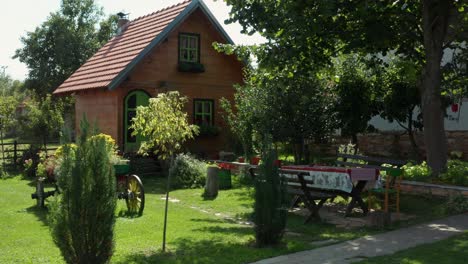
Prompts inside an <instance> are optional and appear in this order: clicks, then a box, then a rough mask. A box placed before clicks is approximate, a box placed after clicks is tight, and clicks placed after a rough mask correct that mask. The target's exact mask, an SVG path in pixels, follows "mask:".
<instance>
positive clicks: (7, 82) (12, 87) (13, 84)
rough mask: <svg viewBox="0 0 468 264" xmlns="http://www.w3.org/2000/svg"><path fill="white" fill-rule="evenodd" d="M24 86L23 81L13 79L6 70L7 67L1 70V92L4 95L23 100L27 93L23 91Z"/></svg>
mask: <svg viewBox="0 0 468 264" xmlns="http://www.w3.org/2000/svg"><path fill="white" fill-rule="evenodd" d="M0 68H2V67H0ZM23 88H24V86H23V82H21V81H18V80H13V79H12V78H11V77H10V76H9V75H8V74H7V73H6V72H5V69H3V71H0V94H1V95H2V96H13V97H15V98H16V99H17V100H22V99H24V98H25V96H26V93H25V92H24V91H23Z"/></svg>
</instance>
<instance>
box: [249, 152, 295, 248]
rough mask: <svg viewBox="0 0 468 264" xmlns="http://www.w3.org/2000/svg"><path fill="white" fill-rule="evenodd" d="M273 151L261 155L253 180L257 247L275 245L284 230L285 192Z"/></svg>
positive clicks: (285, 214)
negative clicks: (256, 173) (257, 172)
mask: <svg viewBox="0 0 468 264" xmlns="http://www.w3.org/2000/svg"><path fill="white" fill-rule="evenodd" d="M275 160H276V158H275V155H274V153H273V151H272V150H271V149H270V150H267V151H264V153H263V154H262V161H263V162H262V163H261V164H260V166H259V174H258V177H256V178H255V205H254V223H255V240H256V243H257V246H258V247H265V246H270V245H276V244H278V243H279V242H280V241H281V238H282V237H283V234H284V230H285V228H286V217H287V209H286V192H285V185H284V183H283V181H282V180H281V177H280V175H279V171H278V167H277V166H276V165H275V164H274V161H275Z"/></svg>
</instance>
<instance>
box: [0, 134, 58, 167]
mask: <svg viewBox="0 0 468 264" xmlns="http://www.w3.org/2000/svg"><path fill="white" fill-rule="evenodd" d="M58 144H59V143H58V142H47V149H44V145H43V144H42V143H39V142H18V141H16V140H15V141H14V142H11V143H3V144H1V143H0V161H1V162H0V163H2V164H9V165H13V166H16V165H18V162H19V160H20V159H21V157H22V156H23V153H24V152H25V151H28V150H30V148H31V146H37V147H38V148H39V149H40V150H42V151H47V152H48V153H50V152H51V151H55V150H56V149H57V148H58ZM2 150H3V151H2Z"/></svg>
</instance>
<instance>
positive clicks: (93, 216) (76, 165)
mask: <svg viewBox="0 0 468 264" xmlns="http://www.w3.org/2000/svg"><path fill="white" fill-rule="evenodd" d="M108 149H109V146H108V144H107V142H106V140H105V139H104V138H102V137H94V138H90V137H89V135H88V124H87V121H86V119H84V121H83V122H82V123H81V135H80V138H79V142H78V147H77V149H76V153H74V152H75V151H72V149H71V148H70V147H69V145H64V146H63V162H62V166H61V169H60V172H59V175H58V185H59V188H60V189H61V194H62V195H61V196H60V197H59V198H58V199H57V200H56V201H55V202H54V203H52V208H51V213H50V216H49V219H50V226H51V232H52V236H53V239H54V242H55V244H56V245H57V246H58V247H59V249H60V251H61V253H62V256H63V257H64V259H65V260H66V262H68V263H83V264H84V263H107V262H108V261H109V260H110V258H111V256H112V253H113V250H114V232H113V230H114V224H115V209H116V197H115V184H116V183H115V176H114V169H113V166H112V164H111V163H110V155H109V151H108Z"/></svg>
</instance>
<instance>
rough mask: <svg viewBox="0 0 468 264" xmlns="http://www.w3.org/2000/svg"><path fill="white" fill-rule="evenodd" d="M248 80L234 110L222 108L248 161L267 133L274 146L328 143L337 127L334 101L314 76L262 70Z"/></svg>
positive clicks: (250, 73) (240, 88) (250, 74)
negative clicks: (275, 144) (309, 140)
mask: <svg viewBox="0 0 468 264" xmlns="http://www.w3.org/2000/svg"><path fill="white" fill-rule="evenodd" d="M297 71H300V70H299V69H297ZM245 78H246V79H245V85H244V86H237V87H236V94H235V98H234V102H233V103H234V106H232V105H231V103H230V102H228V101H227V100H222V101H221V105H222V107H223V110H224V111H225V113H226V114H225V119H226V120H227V123H228V124H229V125H230V127H231V130H232V131H233V133H234V134H235V135H237V136H238V137H239V139H240V140H241V142H243V145H244V146H243V147H244V152H245V153H244V154H245V156H246V157H250V156H251V153H252V149H253V148H255V147H256V148H258V145H259V144H261V143H260V142H261V141H262V137H263V135H264V134H265V133H266V134H269V135H272V137H273V141H274V142H288V143H292V144H301V143H303V141H304V139H312V140H315V141H324V140H326V138H327V136H328V135H329V133H330V132H331V131H332V130H333V129H334V128H335V127H336V119H335V115H334V112H333V107H332V106H333V104H334V102H335V100H334V97H333V96H332V93H331V90H330V87H328V86H326V85H325V83H323V82H321V81H320V80H319V79H318V78H317V77H316V74H315V73H314V72H312V71H310V72H308V75H305V74H297V72H296V70H293V71H291V70H289V69H288V70H279V69H271V68H258V69H252V70H250V71H247V72H246V76H245ZM255 144H257V146H255Z"/></svg>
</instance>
